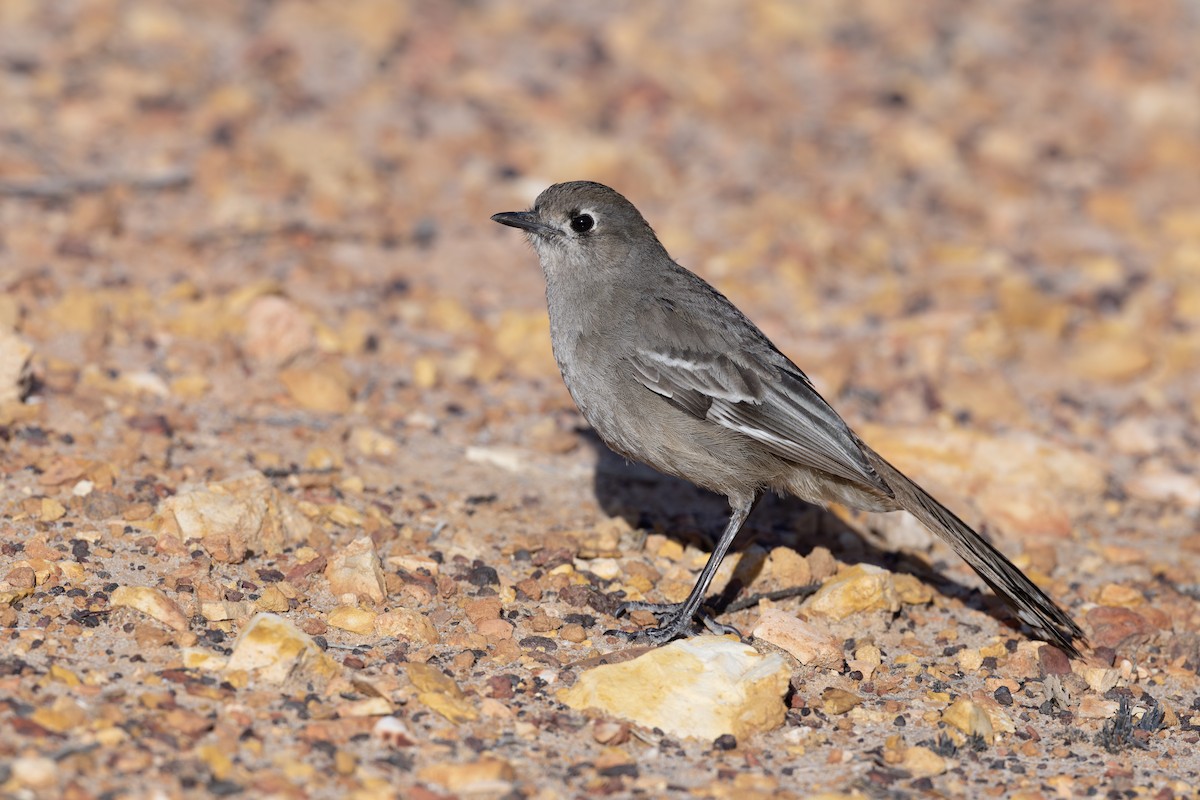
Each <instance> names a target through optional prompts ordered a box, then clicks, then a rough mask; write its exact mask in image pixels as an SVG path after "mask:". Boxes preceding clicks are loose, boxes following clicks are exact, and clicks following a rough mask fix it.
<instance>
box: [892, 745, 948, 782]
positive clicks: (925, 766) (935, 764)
mask: <svg viewBox="0 0 1200 800" xmlns="http://www.w3.org/2000/svg"><path fill="white" fill-rule="evenodd" d="M900 765H901V766H902V767H904V769H906V770H908V771H909V772H911V773H912V776H913V777H914V778H932V777H933V776H934V775H941V774H942V773H943V772H945V771H946V768H947V764H946V759H944V758H942V757H941V756H939V755H938V754H937V753H935V752H933V751H932V750H930V749H929V748H928V747H921V746H919V745H918V746H917V747H909V748H907V749H906V750H905V751H904V758H903V760H901V762H900Z"/></svg>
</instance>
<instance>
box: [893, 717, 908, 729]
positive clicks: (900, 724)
mask: <svg viewBox="0 0 1200 800" xmlns="http://www.w3.org/2000/svg"><path fill="white" fill-rule="evenodd" d="M892 724H893V725H895V726H896V727H897V728H903V727H904V726H905V725H907V724H908V720H907V719H905V718H904V715H903V714H901V715H900V716H898V717H896V718H895V719H894V720H892Z"/></svg>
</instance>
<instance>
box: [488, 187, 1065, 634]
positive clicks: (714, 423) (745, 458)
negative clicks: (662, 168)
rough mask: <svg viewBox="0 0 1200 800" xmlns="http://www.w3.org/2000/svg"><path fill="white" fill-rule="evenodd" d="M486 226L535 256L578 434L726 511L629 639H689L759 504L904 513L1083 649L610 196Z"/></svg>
mask: <svg viewBox="0 0 1200 800" xmlns="http://www.w3.org/2000/svg"><path fill="white" fill-rule="evenodd" d="M491 219H492V220H493V221H495V222H498V223H500V224H502V225H507V226H510V227H513V228H518V229H520V230H521V231H523V232H524V233H525V235H526V237H527V239H528V241H529V242H530V243H531V244H532V245H533V249H534V250H535V251H536V253H537V256H538V261H539V262H540V265H541V269H542V272H543V275H544V277H545V283H546V304H547V309H548V312H549V317H550V340H551V346H552V349H553V352H554V358H555V361H556V362H557V364H558V367H559V370H560V371H561V373H562V377H563V381H564V383H565V384H566V387H567V389H568V391H569V392H570V394H571V396H572V398H573V399H574V401H575V403H576V405H577V406H578V407H579V410H580V412H581V413H582V414H583V417H584V418H585V419H586V420H587V422H588V424H589V425H591V427H592V428H593V429H594V430H595V432H596V433H597V434H598V435H599V437H600V438H601V439H602V440H603V441H604V442H605V444H607V445H608V446H609V447H610V448H611V449H612V450H614V451H615V452H616V453H618V454H620V455H622V456H624V457H625V458H627V459H630V460H632V461H638V462H641V463H643V464H647V465H649V466H650V467H653V468H654V469H656V470H658V471H660V472H663V473H666V474H668V475H673V476H675V477H678V478H681V479H683V480H686V481H689V482H691V483H693V484H695V485H697V486H700V487H702V488H704V489H707V490H710V491H712V492H716V493H718V494H721V495H724V496H725V498H726V499H727V500H728V502H729V507H730V515H729V520H728V523H727V524H726V525H725V528H724V530H723V531H722V533H721V535H720V537H719V539H718V540H717V541H716V544H715V546H714V548H713V550H712V553H711V555H710V557H709V559H708V561H707V563H706V564H705V565H704V568H703V569H702V570H701V572H700V574H699V576H698V578H697V580H696V583H695V585H694V587H693V588H692V590H691V592H690V593H689V594H688V596H687V598H686V599H685V600H684V601H683V602H681V603H648V602H627V603H624V604H622V606H621V607H620V608H619V609H618V614H620V613H626V612H628V611H631V610H636V609H644V610H649V611H651V612H654V614H655V619H656V621H657V623H658V624H656V625H654V626H652V627H646V628H642V629H641V630H639V631H636V632H634V633H633V634H632V636H633V637H636V638H637V640H639V641H646V642H648V643H650V644H654V645H659V644H664V643H666V642H668V641H670V640H672V639H674V638H677V637H678V636H680V635H684V634H688V633H690V632H692V630H693V629H695V628H696V626H695V621H696V617H697V614H698V612H700V608H701V605H702V602H703V600H704V598H705V595H706V592H707V591H708V588H709V585H710V584H711V582H712V579H713V575H714V574H715V573H716V571H717V568H718V567H719V566H720V563H721V561H722V560H723V559H724V557H725V555H726V553H727V552H728V550H729V547H730V545H731V544H732V543H733V541H734V539H735V538H736V536H737V534H738V532H739V531H740V530H741V529H742V526H743V525H744V524H745V522H746V519H747V518H748V517H749V516H750V513H751V512H752V511H753V510H754V507H755V506H756V505H757V503H758V502H759V499H760V498H761V497H762V496H763V494H764V493H765V492H768V491H774V492H777V493H780V494H785V495H793V496H795V497H798V498H800V499H802V500H804V501H807V502H809V503H812V504H817V505H826V504H829V503H838V504H842V505H844V506H848V507H851V508H855V509H860V510H863V511H870V512H886V511H898V510H906V511H908V512H909V513H910V514H912V515H913V516H915V517H916V518H917V519H918V520H920V521H921V522H922V523H923V524H924V525H925V526H926V527H927V528H928V529H929V530H931V531H932V532H933V533H934V534H936V535H937V536H938V537H940V538H941V539H942V540H943V541H945V542H946V543H947V544H948V545H949V546H950V547H951V548H952V549H953V550H954V551H955V552H956V553H957V554H958V555H959V556H960V557H962V558H963V560H965V561H966V562H967V564H969V565H970V566H971V567H972V568H973V569H974V570H975V571H976V572H977V573H978V574H979V576H980V577H981V578H982V579H983V580H984V581H985V582H986V583H987V584H988V585H989V586H990V587H991V588H992V590H993V591H994V592H995V593H996V595H998V596H999V597H1000V598H1001V599H1002V600H1004V601H1005V602H1006V603H1007V604H1008V606H1009V607H1010V608H1011V609H1012V611H1013V613H1014V614H1015V615H1016V617H1017V619H1019V620H1020V621H1021V622H1023V623H1025V624H1026V625H1028V626H1029V627H1030V628H1031V629H1032V630H1033V632H1034V633H1035V634H1036V635H1037V636H1038V637H1040V638H1042V639H1043V640H1045V641H1047V642H1049V643H1051V644H1053V645H1054V646H1056V647H1058V648H1059V649H1061V650H1063V651H1064V652H1065V653H1067V654H1068V655H1070V656H1072V657H1076V658H1079V657H1080V649H1079V648H1080V646H1082V645H1084V644H1086V639H1085V637H1084V634H1083V631H1082V630H1081V629H1080V627H1079V626H1078V624H1076V622H1075V621H1074V620H1073V619H1072V618H1071V617H1070V616H1069V615H1068V614H1067V613H1066V612H1065V611H1063V610H1062V609H1061V608H1060V607H1059V606H1058V605H1057V604H1056V603H1055V602H1054V601H1053V600H1052V599H1051V598H1050V597H1049V596H1047V594H1046V593H1045V592H1044V591H1042V590H1041V589H1040V588H1039V587H1038V586H1036V585H1035V584H1034V583H1033V581H1031V580H1030V579H1029V578H1028V577H1027V576H1026V575H1025V574H1024V573H1023V572H1021V570H1020V569H1019V568H1017V567H1016V566H1015V565H1014V564H1013V563H1012V562H1011V561H1009V560H1008V559H1007V558H1006V557H1005V556H1004V555H1003V554H1002V553H1001V552H1000V551H999V550H997V549H996V548H995V547H993V546H992V545H991V544H990V543H989V542H988V541H987V540H985V539H984V538H983V537H981V536H980V535H979V534H978V533H976V532H975V531H974V530H973V529H972V528H971V527H970V526H969V525H967V524H966V523H965V522H963V521H962V519H960V518H959V517H958V516H957V515H956V514H954V513H953V512H952V511H950V510H949V509H948V508H946V506H944V505H943V504H942V503H940V502H938V501H937V500H936V499H934V498H933V497H932V496H931V495H930V494H929V493H928V492H926V491H925V490H924V489H922V488H921V487H920V486H919V485H918V484H917V483H916V482H914V481H913V480H911V479H910V478H908V477H907V476H906V475H904V474H903V473H902V472H901V471H900V470H899V469H897V468H896V467H894V466H893V465H892V464H891V463H889V462H888V461H887V460H886V459H885V458H883V456H881V455H879V453H877V452H875V450H873V449H872V448H871V447H870V446H869V445H867V444H866V443H865V442H863V440H862V439H861V438H860V437H859V436H858V435H857V434H856V433H855V432H854V431H853V430H851V429H850V427H849V425H847V424H846V422H845V421H844V420H843V419H842V418H841V417H840V416H839V415H838V413H837V412H836V411H834V409H833V407H832V406H831V405H830V404H829V403H828V402H826V400H825V399H824V398H823V397H822V396H821V395H820V394H819V393H818V392H817V390H816V389H815V388H814V386H813V383H812V381H811V380H810V379H809V378H808V376H807V375H805V373H804V372H802V371H801V370H800V368H799V367H797V366H796V365H795V364H794V363H793V362H792V360H791V359H789V358H788V357H787V356H785V355H784V354H783V353H782V352H781V351H780V350H779V348H777V347H776V346H775V345H774V344H772V343H771V341H770V340H769V339H768V338H767V336H766V335H765V334H763V332H762V331H761V330H759V328H758V327H757V326H756V325H755V324H754V323H753V322H751V321H750V319H749V318H748V317H747V316H746V315H745V314H743V313H742V312H741V311H740V310H739V309H738V308H737V307H736V306H734V304H733V303H732V302H730V301H729V300H728V299H727V298H726V297H725V295H723V294H721V293H720V292H719V291H717V289H715V288H714V287H713V286H711V285H710V284H709V283H708V282H706V281H705V280H704V279H703V278H701V277H699V276H698V275H696V274H695V273H693V272H691V271H690V270H688V269H686V268H684V267H682V266H680V265H679V264H678V263H676V262H675V260H674V259H672V258H671V256H670V255H669V254H668V253H667V250H666V248H665V247H663V245H662V243H661V242H660V241H659V239H658V236H657V235H656V234H655V232H654V230H653V228H651V227H650V224H649V223H648V222H647V221H646V219H645V218H644V217H643V216H642V214H641V213H640V212H639V211H638V209H637V208H636V207H635V206H634V204H633V203H631V202H630V201H629V200H627V199H626V198H625V197H624V196H623V195H621V194H620V193H619V192H617V191H616V190H614V189H612V188H610V187H608V186H605V185H604V184H601V183H596V182H593V181H571V182H566V183H557V184H554V185H552V186H550V187H549V188H547V189H546V190H544V191H543V192H542V193H541V194H540V195H538V197H537V199H536V200H535V201H534V204H533V207H532V208H531V209H529V210H527V211H507V212H502V213H498V214H494V215H493V216H492V217H491ZM701 621H705V622H706V624H707V623H708V620H707V619H705V618H704V617H701ZM710 627H713V626H712V625H710ZM714 630H717V628H714Z"/></svg>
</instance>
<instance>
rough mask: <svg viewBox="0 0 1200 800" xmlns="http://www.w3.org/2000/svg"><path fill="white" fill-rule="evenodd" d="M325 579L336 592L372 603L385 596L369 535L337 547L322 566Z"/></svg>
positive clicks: (378, 563) (385, 586)
mask: <svg viewBox="0 0 1200 800" xmlns="http://www.w3.org/2000/svg"><path fill="white" fill-rule="evenodd" d="M325 579H326V580H328V581H329V591H331V592H333V594H334V595H336V596H341V595H343V594H353V595H355V596H357V597H362V598H366V599H368V600H371V601H373V602H376V603H378V602H381V601H382V600H383V599H384V598H385V597H386V596H387V583H386V581H385V580H384V576H383V564H382V563H381V562H380V560H379V554H378V553H376V552H375V542H374V541H373V540H372V539H371V537H370V536H360V537H359V538H357V539H355V540H354V541H352V542H350V544H348V545H346V546H345V547H341V548H339V549H338V550H337V551H336V552H335V553H334V555H333V556H331V557H330V559H329V564H328V565H327V566H326V567H325Z"/></svg>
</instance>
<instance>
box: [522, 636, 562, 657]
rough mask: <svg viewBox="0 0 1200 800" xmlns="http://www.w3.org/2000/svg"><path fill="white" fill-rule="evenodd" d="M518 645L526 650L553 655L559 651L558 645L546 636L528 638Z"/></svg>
mask: <svg viewBox="0 0 1200 800" xmlns="http://www.w3.org/2000/svg"><path fill="white" fill-rule="evenodd" d="M518 644H520V645H521V647H523V648H524V649H526V650H541V651H543V652H546V653H553V652H554V651H555V650H557V649H558V643H557V642H555V641H554V640H553V639H551V638H549V637H546V636H526V637H525V638H524V639H522V640H521V641H520V642H518Z"/></svg>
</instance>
